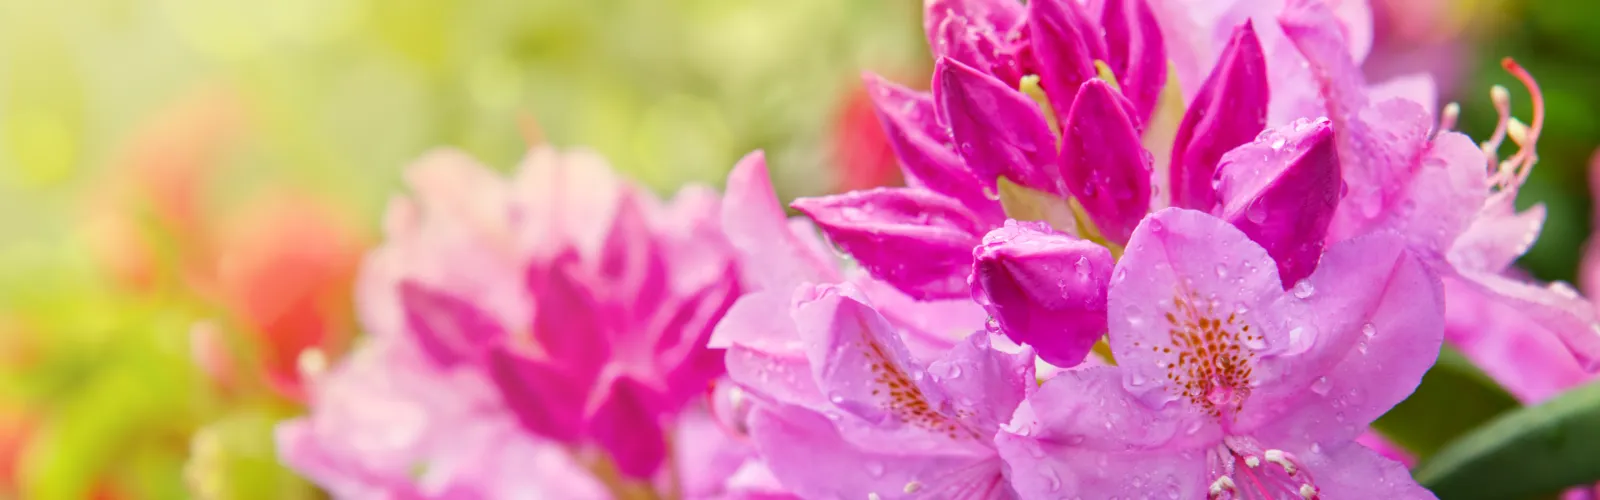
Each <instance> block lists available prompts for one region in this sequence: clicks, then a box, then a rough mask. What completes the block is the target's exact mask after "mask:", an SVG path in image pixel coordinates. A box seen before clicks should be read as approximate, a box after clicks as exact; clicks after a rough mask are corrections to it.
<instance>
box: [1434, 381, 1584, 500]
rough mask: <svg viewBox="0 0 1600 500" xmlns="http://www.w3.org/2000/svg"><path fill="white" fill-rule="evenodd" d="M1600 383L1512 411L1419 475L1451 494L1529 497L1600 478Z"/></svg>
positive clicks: (1449, 450)
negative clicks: (1598, 451)
mask: <svg viewBox="0 0 1600 500" xmlns="http://www.w3.org/2000/svg"><path fill="white" fill-rule="evenodd" d="M1597 449H1600V383H1590V384H1588V385H1584V386H1582V387H1579V388H1577V389H1573V390H1571V391H1568V392H1567V393H1564V394H1562V395H1560V396H1557V397H1556V398H1554V399H1552V400H1550V401H1548V402H1546V403H1544V404H1540V405H1538V406H1531V407H1528V408H1524V409H1520V410H1516V411H1512V412H1509V413H1506V414H1504V415H1502V416H1500V417H1499V418H1496V419H1494V420H1493V421H1492V422H1489V423H1488V424H1487V425H1484V426H1482V427H1480V428H1478V429H1477V430H1474V431H1473V432H1472V433H1470V434H1468V435H1466V436H1464V437H1462V438H1461V439H1459V440H1456V441H1455V442H1453V443H1451V444H1450V445H1449V446H1446V447H1445V448H1443V449H1441V450H1439V452H1438V453H1437V454H1436V455H1434V456H1433V457H1432V458H1431V459H1429V460H1427V461H1426V462H1424V463H1422V465H1420V466H1419V467H1417V469H1416V471H1415V476H1416V478H1417V480H1418V481H1420V482H1421V483H1422V484H1423V485H1425V486H1427V487H1429V488H1430V489H1432V490H1433V491H1434V492H1435V493H1436V494H1438V495H1439V497H1440V498H1445V499H1476V498H1483V499H1496V498H1526V497H1529V496H1532V495H1541V494H1552V493H1556V492H1558V491H1560V490H1561V489H1563V488H1566V487H1569V486H1573V485H1580V484H1591V483H1594V482H1596V481H1600V454H1597V453H1595V450H1597Z"/></svg>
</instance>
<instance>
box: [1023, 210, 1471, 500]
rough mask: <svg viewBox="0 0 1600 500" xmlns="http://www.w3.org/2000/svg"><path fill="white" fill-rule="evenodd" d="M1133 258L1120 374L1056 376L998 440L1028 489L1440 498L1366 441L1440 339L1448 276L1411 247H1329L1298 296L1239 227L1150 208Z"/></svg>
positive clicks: (1132, 246) (1120, 278) (1117, 325)
mask: <svg viewBox="0 0 1600 500" xmlns="http://www.w3.org/2000/svg"><path fill="white" fill-rule="evenodd" d="M1128 248H1129V250H1128V253H1127V254H1125V255H1124V256H1123V257H1122V260H1121V261H1119V262H1118V264H1117V269H1116V271H1115V275H1114V277H1113V279H1112V284H1111V289H1110V294H1109V302H1108V307H1109V309H1110V310H1112V311H1117V314H1114V315H1113V316H1112V321H1111V332H1110V336H1109V339H1110V343H1111V350H1112V352H1113V353H1114V354H1115V356H1116V359H1117V366H1116V367H1101V368H1085V369H1080V370H1075V371H1067V372H1063V373H1061V374H1058V375H1057V376H1056V377H1055V378H1052V379H1050V380H1048V381H1046V382H1045V383H1044V385H1043V386H1042V387H1040V388H1039V390H1038V392H1037V393H1035V394H1034V395H1032V396H1030V397H1029V398H1028V400H1027V401H1025V402H1024V403H1023V404H1022V405H1021V406H1020V407H1019V408H1018V410H1017V412H1016V415H1015V417H1014V418H1013V421H1012V422H1011V426H1010V428H1009V429H1008V430H1007V431H1006V432H1003V433H1002V434H1000V436H999V437H998V438H997V443H998V446H999V449H1000V453H1001V455H1002V456H1003V457H1004V458H1005V460H1006V462H1007V464H1008V465H1009V466H1010V468H1011V470H1012V471H1013V473H1012V481H1013V484H1014V485H1015V486H1016V488H1017V491H1018V493H1020V494H1021V495H1022V496H1023V497H1027V498H1035V497H1046V496H1048V497H1060V496H1066V497H1073V496H1083V497H1108V496H1130V495H1131V496H1133V497H1136V498H1137V497H1146V496H1150V495H1152V494H1155V493H1160V492H1165V493H1166V494H1170V495H1175V496H1177V497H1179V498H1198V497H1201V496H1203V495H1208V496H1209V498H1256V497H1266V498H1286V497H1287V498H1298V497H1326V498H1432V495H1431V494H1429V493H1428V492H1427V491H1426V490H1424V489H1422V488H1421V487H1420V486H1418V485H1417V484H1416V483H1415V482H1413V481H1412V480H1411V479H1410V476H1409V474H1408V473H1407V472H1406V470H1405V467H1404V466H1402V465H1401V464H1399V463H1395V462H1392V461H1390V460H1388V459H1385V458H1382V457H1380V456H1378V455H1377V454H1376V453H1374V452H1372V451H1371V450H1368V449H1367V448H1365V447H1363V446H1360V445H1358V444H1356V443H1355V441H1354V440H1355V439H1356V438H1357V437H1358V436H1359V435H1361V434H1362V433H1363V432H1364V431H1365V430H1366V428H1367V424H1368V423H1370V422H1371V421H1372V420H1373V419H1375V418H1377V417H1378V416H1379V415H1382V414H1383V413H1384V412H1385V411H1388V409H1389V408H1390V407H1392V406H1393V405H1394V404H1395V403H1398V402H1399V401H1401V400H1402V399H1404V398H1405V397H1406V396H1408V395H1409V394H1410V393H1411V391H1412V390H1413V389H1414V388H1415V387H1416V385H1417V384H1418V383H1419V382H1420V381H1421V377H1422V374H1423V372H1425V371H1426V370H1427V369H1428V367H1429V366H1430V365H1432V363H1433V361H1434V358H1435V356H1436V354H1437V352H1438V348H1439V344H1440V342H1441V340H1442V335H1443V331H1442V330H1443V328H1442V326H1443V302H1442V300H1441V299H1442V292H1441V291H1440V289H1439V288H1440V284H1439V281H1438V278H1437V277H1435V276H1434V275H1432V274H1431V273H1430V272H1429V271H1428V269H1427V268H1426V267H1425V266H1423V265H1422V264H1421V263H1420V262H1419V261H1418V260H1417V259H1416V258H1414V257H1412V256H1411V255H1409V253H1408V252H1407V251H1406V250H1405V249H1404V246H1403V245H1402V243H1401V242H1400V241H1399V239H1397V238H1395V237H1393V236H1391V235H1383V234H1375V235H1371V236H1366V237H1362V238H1357V239H1354V240H1351V241H1348V242H1344V243H1341V244H1338V245H1335V246H1333V247H1331V248H1329V250H1328V252H1327V254H1326V255H1324V256H1323V259H1322V263H1321V265H1320V266H1318V268H1317V270H1316V271H1315V272H1314V273H1313V274H1312V275H1311V276H1310V277H1308V278H1306V280H1305V281H1303V282H1302V283H1303V285H1302V286H1297V287H1296V288H1295V289H1294V290H1292V291H1288V292H1285V291H1284V290H1283V288H1282V286H1281V280H1280V278H1279V276H1278V272H1277V268H1278V267H1277V265H1276V263H1275V262H1273V259H1272V258H1271V257H1270V256H1269V255H1268V254H1267V252H1266V251H1265V250H1264V249H1262V248H1261V247H1260V246H1259V245H1257V244H1256V243H1254V242H1252V241H1250V239H1249V238H1248V237H1247V236H1246V235H1245V234H1244V233H1242V232H1241V231H1239V230H1238V229H1236V228H1234V227H1233V226H1232V225H1230V224H1228V223H1226V222H1224V221H1222V220H1219V219H1216V218H1214V217H1212V216H1209V215H1206V214H1203V213H1199V212H1194V211H1189V210H1183V209H1167V210H1163V211H1160V212H1157V213H1156V214H1154V215H1152V216H1151V217H1150V218H1148V219H1146V220H1145V222H1144V223H1143V224H1141V225H1140V226H1139V228H1138V229H1137V230H1135V232H1134V234H1133V238H1132V239H1131V240H1130V241H1129V247H1128Z"/></svg>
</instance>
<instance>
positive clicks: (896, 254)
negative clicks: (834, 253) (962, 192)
mask: <svg viewBox="0 0 1600 500" xmlns="http://www.w3.org/2000/svg"><path fill="white" fill-rule="evenodd" d="M793 206H794V208H795V209H796V210H799V211H800V212H801V213H804V214H806V215H807V216H809V217H811V219H812V220H814V221H816V223H817V225H818V226H820V227H821V228H822V231H823V232H824V233H826V234H827V235H828V239H830V240H832V241H833V243H834V244H836V245H838V246H839V247H840V248H843V249H844V250H845V251H846V252H849V253H850V255H851V256H854V257H855V258H856V260H857V261H859V262H860V263H861V265H862V267H865V268H866V269H867V270H868V271H869V272H871V273H872V275H873V276H874V277H877V278H878V279H882V280H884V281H887V282H889V283H891V284H893V285H895V286H896V287H897V288H899V289H900V290H901V291H904V292H906V293H907V294H909V295H911V296H912V297H916V298H918V299H931V298H943V297H952V296H955V295H957V294H965V293H966V283H965V279H964V278H965V276H964V274H965V272H964V271H965V269H966V267H967V265H968V264H969V263H970V262H971V259H972V247H973V246H975V245H977V244H978V241H979V238H980V235H981V234H982V231H983V229H982V226H981V223H980V222H978V221H977V220H975V219H974V216H973V214H972V212H970V211H968V210H967V209H966V208H965V207H963V206H961V205H960V204H959V203H958V202H956V201H955V200H952V199H950V198H946V197H943V196H940V195H937V194H934V193H932V192H929V191H924V190H919V189H910V188H877V189H873V190H869V191H853V192H849V193H844V194H839V195H833V196H824V197H821V198H801V199H798V200H795V202H794V204H793ZM908 255H915V256H917V258H916V259H907V258H906V256H908Z"/></svg>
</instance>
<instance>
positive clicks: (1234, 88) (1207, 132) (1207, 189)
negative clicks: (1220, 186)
mask: <svg viewBox="0 0 1600 500" xmlns="http://www.w3.org/2000/svg"><path fill="white" fill-rule="evenodd" d="M1268 100H1269V94H1268V91H1267V63H1266V60H1265V57H1264V56H1263V55H1262V52H1261V42H1260V40H1257V39H1256V32H1255V29H1254V28H1253V27H1252V25H1251V24H1250V21H1245V22H1244V24H1240V25H1239V27H1237V28H1234V30H1233V38H1232V39H1230V40H1229V41H1228V47H1227V49H1225V50H1224V51H1223V53H1222V57H1221V59H1219V60H1218V61H1217V65H1216V67H1215V69H1213V70H1212V71H1211V75H1210V76H1207V77H1206V81H1205V83H1204V84H1202V85H1201V86H1200V92H1199V93H1198V94H1195V98H1194V103H1192V104H1190V105H1189V110H1188V111H1187V112H1185V113H1184V115H1183V121H1182V122H1179V124H1178V135H1177V137H1176V138H1174V139H1173V143H1172V168H1171V174H1170V182H1171V186H1172V206H1175V207H1183V208H1193V209H1196V210H1201V211H1209V210H1211V209H1212V208H1213V207H1215V206H1216V204H1217V195H1216V193H1215V192H1214V191H1213V187H1212V185H1211V180H1212V177H1214V175H1213V174H1214V172H1215V171H1216V168H1217V161H1218V160H1221V159H1222V155H1223V154H1224V153H1227V152H1228V151H1229V150H1232V149H1233V148H1236V147H1238V146H1239V145H1240V144H1244V143H1246V142H1250V139H1251V138H1253V137H1255V136H1256V134H1258V133H1261V129H1262V128H1264V127H1266V124H1267V102H1268Z"/></svg>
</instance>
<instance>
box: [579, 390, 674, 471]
mask: <svg viewBox="0 0 1600 500" xmlns="http://www.w3.org/2000/svg"><path fill="white" fill-rule="evenodd" d="M647 391H648V389H647V388H645V387H643V386H641V385H640V384H639V383H638V382H635V381H634V380H633V379H632V378H626V377H624V378H620V379H617V380H616V381H615V382H613V383H612V384H611V388H610V390H609V391H608V394H607V397H606V398H605V399H604V400H602V401H601V402H600V406H599V407H598V408H596V409H595V411H594V414H593V416H591V417H590V419H589V421H588V423H587V424H588V425H587V427H588V428H587V435H588V436H589V437H590V438H592V439H594V441H595V443H597V444H599V445H600V447H601V448H602V449H604V450H606V454H607V456H608V458H609V459H610V460H611V461H612V462H613V463H614V464H615V465H616V467H617V471H618V472H621V473H622V475H623V476H624V477H628V478H634V479H649V478H650V477H651V476H652V475H654V474H655V472H656V470H657V469H660V468H661V464H662V462H663V461H665V460H666V457H667V442H666V434H665V432H664V431H663V430H662V429H661V415H660V413H659V412H658V410H657V409H656V408H654V407H653V406H652V405H650V404H649V403H648V402H647V401H646V400H647V399H648V398H649V396H647V395H646V394H645V393H646V392H647Z"/></svg>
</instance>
